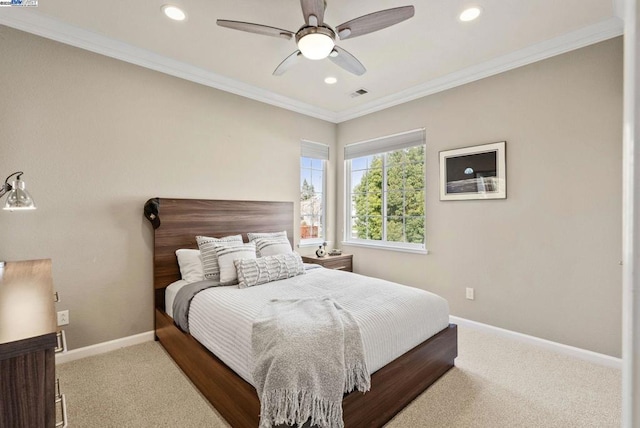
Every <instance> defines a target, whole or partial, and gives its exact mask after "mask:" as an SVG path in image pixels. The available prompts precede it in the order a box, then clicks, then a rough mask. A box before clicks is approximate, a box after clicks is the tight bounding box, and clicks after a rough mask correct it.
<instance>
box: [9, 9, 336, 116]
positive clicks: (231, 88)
mask: <svg viewBox="0 0 640 428" xmlns="http://www.w3.org/2000/svg"><path fill="white" fill-rule="evenodd" d="M1 9H2V10H0V24H2V25H6V26H8V27H12V28H15V29H17V30H22V31H26V32H28V33H32V34H36V35H38V36H42V37H45V38H47V39H51V40H55V41H57V42H60V43H64V44H67V45H71V46H75V47H77V48H81V49H85V50H88V51H91V52H95V53H98V54H101V55H105V56H108V57H111V58H115V59H119V60H121V61H125V62H128V63H131V64H135V65H139V66H141V67H145V68H148V69H151V70H155V71H159V72H161V73H165V74H168V75H171V76H175V77H179V78H181V79H185V80H189V81H191V82H195V83H199V84H202V85H205V86H209V87H212V88H215V89H219V90H221V91H225V92H230V93H232V94H236V95H240V96H243V97H246V98H250V99H253V100H256V101H260V102H263V103H267V104H271V105H273V106H276V107H280V108H283V109H286V110H290V111H294V112H297V113H301V114H304V115H307V116H311V117H315V118H317V119H322V120H325V121H328V122H333V123H337V120H338V115H337V114H336V113H334V112H332V111H330V110H326V109H322V108H319V107H316V106H313V105H310V104H306V103H303V102H301V101H298V100H295V99H293V98H289V97H285V96H283V95H279V94H276V93H273V92H271V91H267V90H264V89H262V88H258V87H256V86H252V85H248V84H246V83H242V82H240V81H237V80H234V79H231V78H228V77H225V76H222V75H220V74H216V73H213V72H210V71H207V70H204V69H202V68H198V67H195V66H193V65H190V64H187V63H185V62H181V61H176V60H174V59H171V58H167V57H165V56H162V55H158V54H156V53H154V52H151V51H149V50H146V49H142V48H139V47H136V46H132V45H130V44H127V43H124V42H121V41H118V40H115V39H112V38H110V37H106V36H103V35H101V34H98V33H94V32H92V31H88V30H85V29H83V28H80V27H76V26H73V25H70V24H67V23H64V22H61V21H58V20H56V19H53V18H49V17H46V16H43V15H40V14H38V13H37V12H34V11H33V10H25V8H21V9H19V10H16V8H13V9H12V10H8V9H9V8H1Z"/></svg>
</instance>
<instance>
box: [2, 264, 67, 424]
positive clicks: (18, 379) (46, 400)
mask: <svg viewBox="0 0 640 428" xmlns="http://www.w3.org/2000/svg"><path fill="white" fill-rule="evenodd" d="M55 300H56V297H55V294H54V290H53V280H52V277H51V260H48V259H47V260H29V261H20V262H5V263H2V262H0V428H22V427H24V428H40V427H46V428H49V427H56V426H58V427H61V426H65V425H66V415H63V416H62V419H63V422H60V423H56V403H61V404H62V406H61V407H64V398H63V397H62V396H60V393H59V391H57V388H56V377H55V352H56V351H57V350H60V349H61V348H62V345H60V340H59V339H60V335H59V333H58V332H57V325H56V312H55V307H54V306H55V305H54V302H55ZM61 410H62V409H61ZM61 413H66V409H64V410H63V411H61Z"/></svg>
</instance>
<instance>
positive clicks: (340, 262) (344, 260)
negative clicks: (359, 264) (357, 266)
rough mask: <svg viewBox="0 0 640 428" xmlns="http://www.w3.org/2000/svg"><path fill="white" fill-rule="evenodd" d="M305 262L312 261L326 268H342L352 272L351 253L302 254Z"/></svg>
mask: <svg viewBox="0 0 640 428" xmlns="http://www.w3.org/2000/svg"><path fill="white" fill-rule="evenodd" d="M302 261H303V262H305V263H313V264H316V265H321V266H324V267H326V268H327V269H336V270H343V271H345V272H353V255H352V254H341V255H339V256H324V257H318V256H302Z"/></svg>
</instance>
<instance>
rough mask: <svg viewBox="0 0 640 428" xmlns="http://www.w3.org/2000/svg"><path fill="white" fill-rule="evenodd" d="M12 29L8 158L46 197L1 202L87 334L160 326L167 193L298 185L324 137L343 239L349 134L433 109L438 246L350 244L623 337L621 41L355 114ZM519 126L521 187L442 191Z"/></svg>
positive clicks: (1, 65)
mask: <svg viewBox="0 0 640 428" xmlns="http://www.w3.org/2000/svg"><path fill="white" fill-rule="evenodd" d="M0 40H1V41H2V42H1V43H0V58H2V61H0V76H2V83H1V84H0V100H1V101H0V118H1V119H0V124H1V125H0V149H1V151H0V153H1V155H0V173H2V174H5V176H6V175H8V174H9V173H11V172H13V171H16V170H23V171H25V175H24V177H23V178H24V179H25V181H26V182H27V184H28V188H29V189H30V190H31V192H32V194H33V196H34V198H35V199H36V202H37V204H38V210H36V211H34V212H28V213H8V212H5V211H1V210H0V260H2V259H4V260H19V259H32V258H52V259H53V263H54V279H55V282H56V286H57V289H58V290H59V291H60V293H61V296H62V299H63V300H62V302H61V303H59V304H58V309H59V310H61V309H70V311H71V325H70V326H69V328H68V329H67V332H68V342H69V345H70V347H71V348H77V347H82V346H87V345H91V344H95V343H100V342H104V341H107V340H111V339H116V338H120V337H125V336H129V335H133V334H136V333H141V332H144V331H149V330H151V329H152V327H153V326H152V303H151V298H152V292H151V274H152V270H151V255H152V229H151V227H150V225H149V224H148V222H147V221H146V220H145V219H144V218H143V217H142V205H143V203H144V201H146V200H147V199H148V198H149V197H153V196H161V197H184V198H212V199H215V198H232V199H255V200H267V199H269V200H293V201H296V200H298V197H299V195H298V180H299V167H298V165H299V163H298V162H299V160H298V159H299V158H298V157H299V142H300V140H301V139H309V140H311V141H318V142H323V143H327V144H330V145H331V146H332V160H331V162H330V168H329V171H330V174H329V183H328V188H329V190H330V192H329V194H328V198H327V199H328V202H329V212H330V215H329V216H328V222H329V224H328V226H329V231H328V232H329V236H330V237H331V236H334V235H335V236H336V237H337V239H338V241H339V240H340V239H341V237H342V224H343V215H342V211H343V191H342V187H343V184H342V183H343V181H342V180H343V177H342V160H341V150H342V147H343V146H344V144H347V143H351V142H355V141H361V140H364V139H368V138H374V137H379V136H383V135H388V134H392V133H396V132H401V131H405V130H409V129H415V128H418V127H425V128H426V130H427V144H428V147H427V156H428V160H427V163H428V165H427V167H428V172H427V192H428V194H427V235H428V236H427V240H428V243H427V246H428V248H429V252H430V253H429V254H428V255H417V254H408V253H399V252H390V251H384V250H371V249H362V248H355V247H346V248H345V249H346V250H348V251H350V252H353V253H354V255H355V256H354V264H355V269H356V270H357V271H358V272H360V273H364V274H367V275H372V276H377V277H382V278H388V279H391V280H394V281H397V282H400V283H405V284H409V285H413V286H417V287H421V288H424V289H427V290H431V291H434V292H436V293H438V294H441V295H442V296H444V297H445V298H447V299H448V300H449V303H450V306H451V312H452V314H454V315H458V316H462V317H465V318H468V319H471V320H476V321H480V322H484V323H488V324H492V325H495V326H499V327H503V328H507V329H511V330H514V331H519V332H523V333H526V334H531V335H534V336H538V337H542V338H546V339H549V340H554V341H558V342H561V343H565V344H569V345H573V346H578V347H581V348H585V349H590V350H594V351H597V352H603V353H606V354H610V355H614V356H619V355H620V300H621V293H620V287H621V286H620V282H621V279H620V267H619V265H618V261H619V260H620V246H621V242H620V211H621V209H620V207H621V187H620V162H621V132H620V129H621V121H622V112H621V90H622V85H621V77H622V76H621V74H622V71H621V70H622V43H621V40H620V39H616V40H612V41H608V42H604V43H601V44H598V45H595V46H592V47H588V48H585V49H581V50H579V51H574V52H571V53H568V54H565V55H562V56H558V57H555V58H552V59H549V60H546V61H543V62H539V63H536V64H533V65H530V66H527V67H523V68H520V69H517V70H513V71H510V72H507V73H504V74H501V75H498V76H494V77H492V78H488V79H484V80H482V81H479V82H476V83H472V84H468V85H465V86H462V87H459V88H455V89H452V90H449V91H446V92H443V93H439V94H436V95H432V96H429V97H426V98H422V99H420V100H416V101H413V102H411V103H407V104H404V105H401V106H397V107H394V108H391V109H388V110H385V111H383V112H379V113H374V114H371V115H368V116H366V117H363V118H359V119H355V120H352V121H349V122H346V123H342V124H340V125H338V126H336V125H334V124H330V123H326V122H323V121H320V120H316V119H312V118H309V117H306V116H303V115H299V114H296V113H292V112H289V111H286V110H282V109H279V108H275V107H272V106H268V105H265V104H262V103H258V102H254V101H251V100H248V99H244V98H242V97H238V96H235V95H232V94H228V93H225V92H221V91H217V90H214V89H211V88H207V87H204V86H201V85H197V84H194V83H190V82H187V81H183V80H180V79H177V78H174V77H170V76H166V75H163V74H161V73H157V72H153V71H150V70H146V69H143V68H140V67H137V66H133V65H131V64H127V63H124V62H120V61H117V60H113V59H109V58H106V57H103V56H100V55H96V54H92V53H89V52H86V51H82V50H80V49H76V48H72V47H68V46H65V45H62V44H59V43H56V42H52V41H49V40H46V39H42V38H39V37H36V36H33V35H28V34H25V33H22V32H19V31H16V30H12V29H8V28H6V27H2V26H0ZM501 140H506V141H507V175H508V186H507V187H508V188H507V193H508V199H507V200H502V201H453V202H451V201H448V202H441V201H439V200H438V160H437V159H438V151H440V150H445V149H450V148H457V147H464V146H469V145H475V144H481V143H488V142H495V141H501ZM336 141H338V143H339V144H338V145H337V146H336ZM336 148H337V150H336ZM336 155H337V156H336ZM3 178H4V176H3ZM331 189H335V190H334V192H331ZM3 201H4V200H3ZM298 209H299V207H298V206H297V204H296V214H298V212H297V210H298ZM332 213H334V214H332ZM296 241H297V237H296ZM313 249H314V248H307V249H305V251H307V252H308V251H313ZM465 287H474V288H475V290H476V300H474V301H469V300H465V299H464V289H465Z"/></svg>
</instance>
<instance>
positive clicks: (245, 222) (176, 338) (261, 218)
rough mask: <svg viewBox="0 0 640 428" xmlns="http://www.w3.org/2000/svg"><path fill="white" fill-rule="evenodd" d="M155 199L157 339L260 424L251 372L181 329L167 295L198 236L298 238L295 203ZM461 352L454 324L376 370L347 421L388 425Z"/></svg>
mask: <svg viewBox="0 0 640 428" xmlns="http://www.w3.org/2000/svg"><path fill="white" fill-rule="evenodd" d="M150 201H153V203H154V204H153V205H154V206H153V210H154V211H155V212H153V213H151V217H153V218H157V221H155V223H156V224H155V225H154V228H155V231H154V255H153V266H154V269H153V271H154V299H155V335H156V340H158V341H160V343H161V345H162V346H163V347H164V348H165V349H166V351H167V352H168V354H169V355H170V356H171V357H172V358H173V360H174V361H175V362H176V364H177V365H178V366H179V367H180V368H181V369H182V370H183V372H184V373H185V374H186V375H187V377H189V379H190V380H191V381H192V382H193V384H194V385H195V386H196V387H197V388H198V389H199V390H200V392H201V393H202V394H203V395H204V396H205V397H206V398H207V399H208V400H209V401H210V402H211V404H212V405H213V406H214V407H215V408H216V410H217V411H218V412H219V413H220V414H221V416H222V417H224V418H225V420H226V421H227V422H228V423H229V424H230V425H231V426H233V427H234V428H235V427H240V428H244V427H247V428H249V427H257V426H258V424H259V415H260V402H259V399H258V396H257V394H256V390H255V388H254V387H253V386H252V385H251V384H250V383H249V382H247V380H245V378H246V376H245V378H243V377H242V376H240V375H238V374H237V373H236V372H234V371H233V370H232V369H231V368H229V367H228V366H227V365H226V364H225V363H224V362H222V361H221V360H220V359H219V358H217V357H216V356H215V355H214V354H213V353H212V352H210V351H209V350H208V349H207V348H206V347H205V346H203V345H202V344H201V343H200V342H198V340H196V339H195V338H194V337H193V336H191V335H190V334H187V333H184V332H183V331H182V330H180V329H179V328H178V327H177V326H176V324H175V323H174V321H173V319H172V318H171V316H169V314H167V311H166V310H165V295H166V291H167V290H166V289H167V287H168V286H169V285H170V284H173V283H175V282H176V281H179V280H180V270H179V266H178V263H177V260H176V255H175V251H176V250H177V249H181V248H194V249H195V248H197V243H196V240H195V236H196V235H205V236H215V237H221V236H229V235H235V234H243V236H244V238H245V241H246V232H276V231H282V230H285V231H287V236H288V237H289V241H290V242H291V241H292V237H293V236H294V232H293V225H294V214H293V203H292V202H262V201H235V200H202V199H166V198H154V199H153V200H150ZM147 205H148V204H147ZM145 214H148V213H147V209H146V208H145ZM147 218H150V217H149V216H147ZM156 226H158V227H156ZM321 269H323V268H321ZM345 275H348V274H345ZM456 356H457V329H456V326H455V325H454V324H449V325H448V326H446V327H445V328H443V329H442V330H441V331H439V332H437V333H436V334H434V335H433V336H432V337H430V338H429V339H427V340H425V341H424V342H422V343H421V344H419V345H417V346H415V347H414V348H412V349H410V350H409V351H408V352H406V353H404V354H403V355H401V356H400V357H398V358H396V359H395V360H393V361H391V362H390V363H388V364H386V365H384V366H383V367H381V368H380V369H379V370H377V371H375V372H373V373H372V374H371V390H370V391H369V392H367V393H366V394H361V393H359V392H354V393H350V394H346V395H345V396H344V399H343V404H342V406H343V419H344V422H345V426H346V427H360V426H363V427H365V426H366V427H381V426H383V425H384V424H385V423H386V422H388V421H389V420H391V419H392V418H393V416H394V415H396V414H397V413H398V412H399V411H400V410H402V409H403V408H404V407H405V406H406V405H408V404H409V403H410V402H411V401H412V400H413V399H415V398H416V397H417V396H418V395H419V394H420V393H422V392H423V391H424V390H426V389H427V388H428V387H429V386H430V385H431V384H433V383H434V382H435V381H436V380H437V379H438V378H439V377H440V376H442V375H443V374H444V373H446V372H447V370H449V369H450V368H451V367H453V365H454V359H455V357H456Z"/></svg>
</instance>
